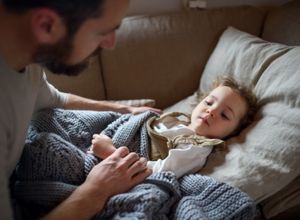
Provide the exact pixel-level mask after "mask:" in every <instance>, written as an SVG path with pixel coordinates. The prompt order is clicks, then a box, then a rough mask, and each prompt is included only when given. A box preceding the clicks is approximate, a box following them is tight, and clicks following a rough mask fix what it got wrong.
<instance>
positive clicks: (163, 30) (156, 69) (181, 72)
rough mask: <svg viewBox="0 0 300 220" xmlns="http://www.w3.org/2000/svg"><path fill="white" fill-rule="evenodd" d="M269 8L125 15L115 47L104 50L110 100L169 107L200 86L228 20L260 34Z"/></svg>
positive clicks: (236, 8) (244, 7)
mask: <svg viewBox="0 0 300 220" xmlns="http://www.w3.org/2000/svg"><path fill="white" fill-rule="evenodd" d="M265 15H266V13H265V11H263V10H260V9H258V8H255V7H250V6H241V7H231V8H220V9H209V10H203V11H190V12H186V11H183V12H179V13H173V14H167V15H162V16H145V17H143V16H141V17H131V18H128V19H125V21H124V22H123V24H122V26H121V29H120V30H119V31H118V35H117V45H116V48H115V49H114V50H111V51H102V54H101V65H102V70H103V79H104V82H105V87H106V94H107V99H134V98H152V99H155V100H156V104H157V107H159V108H165V107H167V106H170V105H171V104H173V103H175V102H177V101H178V100H180V99H182V98H184V97H186V96H188V95H190V94H191V93H192V92H193V91H195V90H196V88H197V87H198V83H199V79H200V77H201V73H202V71H203V68H204V65H205V63H206V61H207V59H208V57H209V55H210V53H211V52H212V50H213V48H214V47H215V45H216V43H217V40H218V37H219V36H220V34H221V33H222V32H223V31H224V30H225V29H226V27H227V26H228V25H231V26H234V27H236V28H239V29H241V30H243V31H246V32H249V33H252V34H254V35H260V32H261V29H262V25H263V21H264V17H265Z"/></svg>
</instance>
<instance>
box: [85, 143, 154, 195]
mask: <svg viewBox="0 0 300 220" xmlns="http://www.w3.org/2000/svg"><path fill="white" fill-rule="evenodd" d="M151 173H152V170H151V169H149V168H147V160H146V159H145V158H143V157H139V156H138V154H136V153H133V152H132V153H129V151H128V148H126V147H120V148H118V149H117V150H116V151H115V152H114V153H112V154H111V155H110V156H109V157H107V158H106V159H105V160H103V161H102V162H101V163H99V164H98V165H96V166H95V167H94V168H93V169H92V170H91V172H90V173H89V175H88V176H87V179H86V181H85V183H84V184H85V185H86V186H89V187H90V190H91V191H93V193H92V194H91V195H92V196H93V197H94V198H96V197H102V198H109V197H111V196H112V195H115V194H117V193H122V192H125V191H128V190H129V189H130V188H132V187H133V186H135V185H136V184H138V183H140V182H142V181H143V180H144V179H145V178H146V177H148V176H149V175H150V174H151Z"/></svg>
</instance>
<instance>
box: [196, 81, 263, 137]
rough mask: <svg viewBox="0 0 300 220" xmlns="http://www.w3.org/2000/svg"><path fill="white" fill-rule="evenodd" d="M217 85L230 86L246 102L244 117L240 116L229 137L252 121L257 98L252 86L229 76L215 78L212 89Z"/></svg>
mask: <svg viewBox="0 0 300 220" xmlns="http://www.w3.org/2000/svg"><path fill="white" fill-rule="evenodd" d="M218 86H227V87H230V88H231V89H232V90H233V91H235V92H236V93H238V94H239V95H240V96H241V97H242V98H243V99H244V101H245V102H246V105H247V112H246V114H245V115H244V117H243V118H241V120H240V124H239V126H238V127H237V128H236V129H235V130H234V131H233V133H232V134H230V135H229V136H228V137H231V136H234V135H236V134H237V133H239V132H240V131H241V129H243V128H244V127H246V126H247V125H249V124H250V123H251V122H253V120H254V116H255V114H256V112H257V108H258V106H257V98H256V95H255V94H254V92H253V88H252V87H250V86H246V85H244V83H242V82H240V81H237V80H235V79H234V78H232V77H229V76H224V77H220V78H217V80H215V81H214V82H213V84H212V90H213V89H215V88H217V87H218ZM212 90H211V91H212ZM209 92H210V91H209ZM209 92H208V93H209ZM207 95H208V94H206V95H205V96H201V97H200V98H202V99H203V98H204V97H206V96H207ZM228 137H226V138H228Z"/></svg>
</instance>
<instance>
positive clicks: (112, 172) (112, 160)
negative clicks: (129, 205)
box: [43, 147, 152, 220]
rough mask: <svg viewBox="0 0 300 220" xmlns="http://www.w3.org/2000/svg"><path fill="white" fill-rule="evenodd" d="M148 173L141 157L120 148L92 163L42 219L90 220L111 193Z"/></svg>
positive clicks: (144, 176)
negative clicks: (80, 181) (70, 191)
mask: <svg viewBox="0 0 300 220" xmlns="http://www.w3.org/2000/svg"><path fill="white" fill-rule="evenodd" d="M151 172H152V171H151V170H150V169H148V168H147V161H146V159H145V158H140V157H139V156H138V155H137V154H136V153H129V151H128V149H127V148H126V147H120V148H118V149H117V150H116V151H115V152H114V153H113V154H112V155H110V156H109V157H108V158H106V159H105V160H103V161H102V162H101V163H99V164H98V165H96V166H95V167H94V168H93V169H92V170H91V172H90V173H89V175H88V176H87V179H86V181H85V182H84V183H83V184H82V185H81V186H79V187H78V188H77V189H76V190H75V191H74V192H73V194H72V195H71V196H70V197H69V198H67V199H66V200H65V201H64V202H63V203H61V204H60V205H59V206H58V207H56V208H55V209H54V210H53V211H52V212H50V213H49V214H48V215H47V216H45V217H44V218H43V219H44V220H48V219H65V220H68V219H72V220H73V219H91V218H92V217H93V216H94V215H95V214H96V213H97V212H99V211H101V210H102V209H103V207H104V205H105V203H106V201H107V200H108V199H109V198H110V197H111V196H113V195H115V194H118V193H122V192H125V191H128V190H129V189H130V188H132V187H133V186H134V185H136V184H138V183H140V182H141V181H143V180H144V179H145V178H146V177H147V176H149V175H150V174H151Z"/></svg>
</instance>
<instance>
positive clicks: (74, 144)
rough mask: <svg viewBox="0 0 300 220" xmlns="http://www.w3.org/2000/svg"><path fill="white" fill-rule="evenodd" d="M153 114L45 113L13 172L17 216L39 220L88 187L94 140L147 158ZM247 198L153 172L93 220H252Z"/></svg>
mask: <svg viewBox="0 0 300 220" xmlns="http://www.w3.org/2000/svg"><path fill="white" fill-rule="evenodd" d="M154 115H155V113H153V112H145V113H143V114H139V115H129V114H126V115H121V114H118V113H113V112H94V111H67V110H60V109H52V110H44V111H41V112H39V113H38V114H36V115H35V116H34V118H33V120H32V122H31V125H30V128H29V131H28V135H27V139H26V143H25V148H24V151H23V154H22V157H21V160H20V163H19V164H18V166H17V168H16V172H15V180H14V184H12V195H13V198H14V199H15V201H17V202H16V204H17V206H16V207H17V209H16V212H18V213H17V214H16V216H23V217H25V218H28V219H29V218H30V219H34V218H37V217H40V216H42V215H44V214H46V213H47V212H49V211H50V210H51V209H53V208H54V207H55V206H57V205H58V204H59V203H60V202H62V201H63V200H64V199H65V198H67V197H68V196H69V195H70V194H71V193H72V192H73V191H74V190H75V189H76V187H77V186H78V185H80V184H81V183H83V182H84V180H85V178H86V176H87V174H88V173H89V171H90V170H91V169H92V167H93V166H94V165H95V164H97V163H99V162H100V161H99V159H98V158H96V157H94V156H93V155H91V154H87V153H86V151H87V148H88V147H89V146H90V143H91V139H92V135H93V134H94V133H100V132H102V133H104V134H106V135H108V136H110V137H111V138H112V139H113V143H114V144H115V146H116V147H119V146H123V145H125V146H128V147H129V149H130V150H131V151H136V152H138V153H140V154H141V155H143V156H145V157H146V158H149V157H148V136H147V131H146V121H147V119H148V118H150V117H152V116H154ZM255 214H256V209H255V205H254V203H253V201H252V199H251V198H249V197H248V196H247V194H245V193H243V192H241V191H240V190H238V189H236V188H233V187H231V186H229V185H228V184H225V183H220V182H217V181H215V180H214V179H212V178H210V177H205V176H201V175H199V174H197V175H187V176H184V177H182V178H181V179H179V180H177V179H176V178H175V175H174V174H173V173H171V172H162V173H155V174H153V175H151V176H150V177H148V178H147V179H146V180H145V181H144V182H142V183H141V184H138V185H137V186H135V187H134V188H133V189H131V190H130V191H129V192H127V193H122V194H118V195H115V196H113V197H111V198H110V200H109V201H108V202H107V204H106V206H105V208H104V210H102V211H101V212H99V213H98V214H97V215H96V216H95V217H94V219H220V220H221V219H222V220H223V219H253V218H254V216H255Z"/></svg>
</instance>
